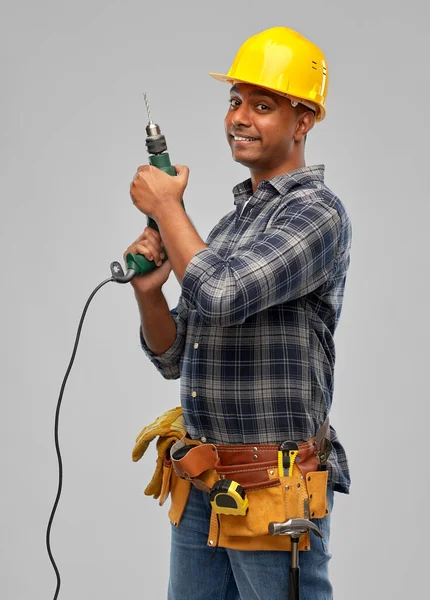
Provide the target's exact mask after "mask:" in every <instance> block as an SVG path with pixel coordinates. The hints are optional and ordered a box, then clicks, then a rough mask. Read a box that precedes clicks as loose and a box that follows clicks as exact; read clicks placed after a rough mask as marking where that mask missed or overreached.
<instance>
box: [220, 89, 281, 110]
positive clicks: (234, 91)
mask: <svg viewBox="0 0 430 600" xmlns="http://www.w3.org/2000/svg"><path fill="white" fill-rule="evenodd" d="M230 94H237V95H238V96H240V97H242V95H241V93H240V90H239V88H238V87H237V86H236V85H234V86H233V87H232V88H231V89H230ZM249 95H250V96H266V98H271V99H272V100H273V102H275V103H276V104H277V105H278V106H279V101H278V99H277V98H276V94H274V93H272V92H269V91H268V90H264V89H255V90H251V91H250V92H249Z"/></svg>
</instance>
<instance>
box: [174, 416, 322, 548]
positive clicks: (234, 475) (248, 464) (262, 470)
mask: <svg viewBox="0 0 430 600" xmlns="http://www.w3.org/2000/svg"><path fill="white" fill-rule="evenodd" d="M328 432H329V424H328V419H327V420H326V422H325V423H324V425H323V426H322V427H321V428H320V430H319V431H318V432H317V434H316V436H315V437H314V438H312V439H311V440H308V441H306V442H304V443H301V444H298V454H297V457H296V460H295V462H294V465H293V469H292V473H291V474H290V473H289V471H288V470H286V471H284V473H280V472H279V467H278V446H277V445H275V444H256V445H217V444H208V443H205V444H202V443H201V442H200V441H198V440H191V439H188V438H187V437H183V438H182V439H181V440H179V441H178V442H176V444H174V445H173V446H172V448H171V450H170V457H169V458H166V459H165V469H166V473H169V471H170V473H171V475H172V476H171V489H170V492H171V497H172V504H171V508H170V511H169V517H170V520H171V522H172V523H173V524H174V525H175V526H178V525H179V522H180V520H181V517H182V514H183V511H184V509H185V506H186V503H187V500H188V495H189V491H190V486H191V485H194V486H195V487H197V488H198V489H200V490H203V491H205V492H209V491H210V489H211V487H212V486H213V484H214V483H215V482H216V481H217V480H219V479H231V480H233V481H235V482H237V483H238V484H240V485H241V486H242V487H243V488H244V489H245V491H246V494H247V498H248V502H249V508H248V512H247V514H246V515H244V516H237V515H228V514H220V515H216V514H215V513H214V512H213V511H212V515H211V521H210V530H209V535H208V540H207V543H208V545H209V546H214V545H215V544H216V543H218V545H219V546H222V547H225V548H232V549H237V550H290V549H291V540H290V538H289V536H276V537H273V536H270V535H269V534H268V524H269V523H270V522H272V521H278V522H283V521H286V520H288V519H290V518H310V519H312V518H313V519H318V518H323V517H325V516H326V515H327V514H328V506H327V478H328V471H327V470H326V468H327V467H326V463H327V459H328V456H329V453H330V449H331V443H330V441H329V439H328ZM299 549H300V550H305V551H306V550H309V549H310V534H309V533H308V534H306V535H303V536H302V537H301V538H300V541H299Z"/></svg>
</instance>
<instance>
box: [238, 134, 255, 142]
mask: <svg viewBox="0 0 430 600" xmlns="http://www.w3.org/2000/svg"><path fill="white" fill-rule="evenodd" d="M233 137H234V139H235V141H236V142H254V141H255V138H244V137H238V136H237V135H234V136H233Z"/></svg>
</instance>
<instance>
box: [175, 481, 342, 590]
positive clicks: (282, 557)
mask: <svg viewBox="0 0 430 600" xmlns="http://www.w3.org/2000/svg"><path fill="white" fill-rule="evenodd" d="M327 497H328V504H329V510H330V513H331V511H332V508H333V490H332V488H329V489H328V491H327ZM209 518H210V505H209V495H208V494H206V493H205V492H201V491H199V490H197V489H196V488H195V487H194V486H191V492H190V497H189V500H188V504H187V506H186V508H185V511H184V514H183V517H182V520H181V522H180V524H179V526H178V527H174V526H173V525H172V544H171V555H170V580H169V592H168V600H268V599H269V598H270V600H286V599H287V598H288V570H289V566H290V552H280V551H267V550H266V551H243V550H229V549H227V548H218V549H217V551H216V554H215V556H214V557H213V559H212V560H211V562H210V563H209V564H206V563H207V562H208V560H209V557H210V556H211V554H212V553H213V552H214V548H211V547H210V546H207V537H208V534H209ZM313 522H314V523H316V525H317V526H318V527H319V528H320V529H321V532H322V534H323V539H321V538H319V537H317V536H316V535H315V534H314V533H312V534H311V536H312V537H311V550H310V551H308V552H299V565H300V598H301V600H331V599H332V598H333V590H332V586H331V584H330V581H329V577H328V563H329V560H330V558H331V554H329V551H328V543H329V537H330V515H329V516H327V517H325V518H324V519H313Z"/></svg>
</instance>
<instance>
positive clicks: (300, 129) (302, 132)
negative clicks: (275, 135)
mask: <svg viewBox="0 0 430 600" xmlns="http://www.w3.org/2000/svg"><path fill="white" fill-rule="evenodd" d="M314 125H315V113H314V112H313V111H312V110H306V111H304V112H303V113H302V114H301V115H300V117H299V119H298V121H297V128H296V133H295V135H294V141H295V142H301V141H302V139H304V138H305V137H306V135H307V133H308V132H309V131H310V130H311V129H312V128H313V126H314Z"/></svg>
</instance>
